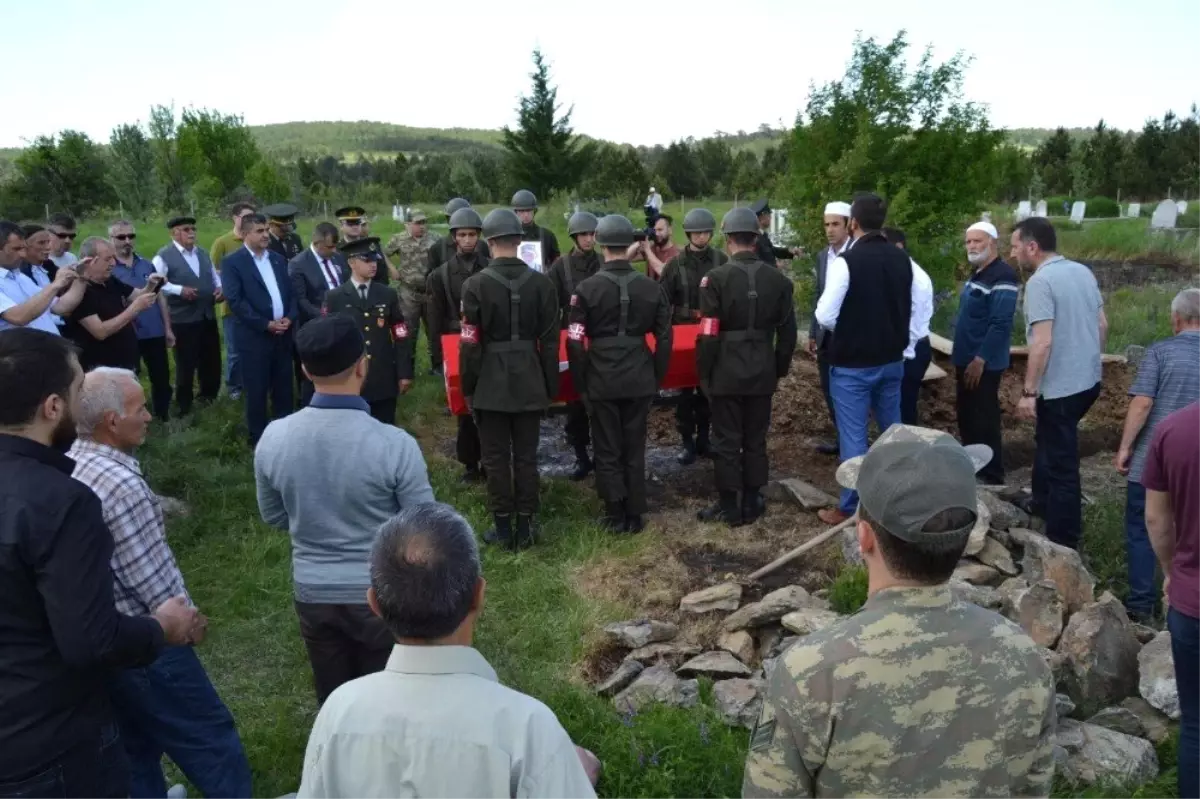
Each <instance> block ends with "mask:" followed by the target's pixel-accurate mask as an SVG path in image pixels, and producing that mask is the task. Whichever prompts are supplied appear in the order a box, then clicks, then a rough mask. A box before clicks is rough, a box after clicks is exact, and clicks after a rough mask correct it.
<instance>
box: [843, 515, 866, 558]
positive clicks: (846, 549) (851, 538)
mask: <svg viewBox="0 0 1200 799" xmlns="http://www.w3.org/2000/svg"><path fill="white" fill-rule="evenodd" d="M838 538H839V539H840V541H841V545H842V560H844V561H846V565H847V566H862V565H863V564H864V563H865V562H866V561H864V560H863V556H862V550H861V549H859V548H858V531H857V530H855V529H854V525H850V527H848V528H846V529H845V530H842V532H841V535H839V536H838Z"/></svg>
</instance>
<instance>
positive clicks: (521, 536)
mask: <svg viewBox="0 0 1200 799" xmlns="http://www.w3.org/2000/svg"><path fill="white" fill-rule="evenodd" d="M537 533H538V528H537V522H536V521H534V519H533V515H532V514H529V513H518V514H517V530H516V532H515V534H514V535H513V549H525V548H526V547H531V546H533V545H534V544H536V543H537Z"/></svg>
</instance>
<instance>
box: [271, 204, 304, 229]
mask: <svg viewBox="0 0 1200 799" xmlns="http://www.w3.org/2000/svg"><path fill="white" fill-rule="evenodd" d="M262 213H263V216H265V217H266V218H267V220H268V221H271V222H274V223H275V224H277V225H290V224H292V220H293V219H294V218H295V216H296V214H298V213H300V209H299V208H297V207H296V206H294V205H292V204H291V203H275V204H274V205H268V206H267V207H265V208H263V209H262Z"/></svg>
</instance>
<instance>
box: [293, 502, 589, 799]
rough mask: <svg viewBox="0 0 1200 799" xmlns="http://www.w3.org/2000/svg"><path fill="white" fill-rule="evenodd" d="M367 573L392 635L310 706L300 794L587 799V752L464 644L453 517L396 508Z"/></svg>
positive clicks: (466, 552) (374, 606)
mask: <svg viewBox="0 0 1200 799" xmlns="http://www.w3.org/2000/svg"><path fill="white" fill-rule="evenodd" d="M370 575H371V587H370V588H369V589H368V591H367V602H368V603H369V604H370V607H371V610H372V612H374V613H375V614H376V615H377V616H379V618H380V619H382V620H383V623H385V624H386V625H387V629H388V631H389V632H390V634H391V636H392V637H393V638H394V640H395V644H394V646H392V648H391V652H390V656H389V658H388V660H387V665H386V668H384V670H383V671H381V672H379V673H378V674H371V675H369V676H366V677H362V678H360V679H357V680H354V681H353V682H350V683H347V684H346V685H343V686H342V687H341V688H339V689H338V690H337V691H335V692H334V694H333V696H331V697H330V698H329V701H328V702H326V703H325V705H324V706H323V707H322V708H321V712H320V713H319V714H318V715H317V720H316V722H315V723H314V724H313V729H312V734H311V735H310V736H309V739H308V750H307V751H306V752H305V756H304V773H303V776H302V777H301V781H300V791H299V794H298V795H299V796H300V797H352V796H398V795H401V794H409V795H412V796H522V797H592V796H595V790H594V788H593V785H594V783H595V778H594V777H595V776H598V774H599V762H598V761H596V759H595V757H594V756H593V755H592V754H591V753H590V752H585V751H582V750H579V749H577V748H576V747H575V745H574V744H572V743H571V739H570V737H569V736H568V735H567V733H566V730H564V729H563V728H562V725H561V724H559V722H558V719H557V718H555V716H554V713H553V712H552V711H551V710H550V709H549V708H548V707H546V706H545V705H544V704H542V703H541V702H539V701H538V700H536V699H534V698H533V697H530V696H526V695H525V694H522V693H519V692H517V691H514V690H512V689H511V688H507V687H505V686H503V685H501V684H500V681H499V680H498V679H497V677H496V672H495V670H493V669H492V667H491V666H490V665H489V664H488V662H487V661H486V660H484V659H483V656H482V655H480V654H479V652H478V651H477V650H476V649H475V648H474V647H473V646H472V645H471V644H472V640H473V638H474V635H475V625H476V623H477V622H478V620H479V614H480V612H481V611H482V610H483V596H484V590H485V588H486V583H485V582H484V579H483V576H482V573H481V569H480V565H479V547H478V545H477V544H476V542H475V533H474V531H472V530H471V526H470V525H469V524H468V523H467V521H466V520H465V519H464V518H463V517H462V516H460V515H459V514H458V513H457V512H456V511H455V510H454V509H453V508H451V507H450V506H449V505H443V504H440V503H433V502H430V503H426V504H423V505H416V506H413V507H410V508H405V509H404V510H402V511H400V513H399V514H397V515H396V516H395V517H394V518H392V519H389V520H388V521H387V522H385V523H384V524H383V526H382V527H381V528H380V530H379V535H378V537H377V538H376V539H375V543H374V546H373V547H372V549H371V560H370ZM585 764H586V766H585ZM589 770H590V771H591V774H590V775H589ZM593 775H594V776H593Z"/></svg>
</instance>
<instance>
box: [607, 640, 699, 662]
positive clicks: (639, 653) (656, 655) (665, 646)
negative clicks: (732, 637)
mask: <svg viewBox="0 0 1200 799" xmlns="http://www.w3.org/2000/svg"><path fill="white" fill-rule="evenodd" d="M699 654H700V647H698V646H694V645H693V644H688V643H683V642H679V641H663V642H659V643H657V644H646V645H645V646H639V647H638V648H637V649H635V650H633V651H632V652H630V653H629V654H628V655H626V656H625V659H626V660H636V661H638V662H639V663H643V664H646V665H649V664H651V663H659V662H664V663H669V664H671V665H673V666H678V665H679V664H680V663H682V662H683V661H685V660H687V659H688V658H691V657H695V656H696V655H699Z"/></svg>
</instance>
